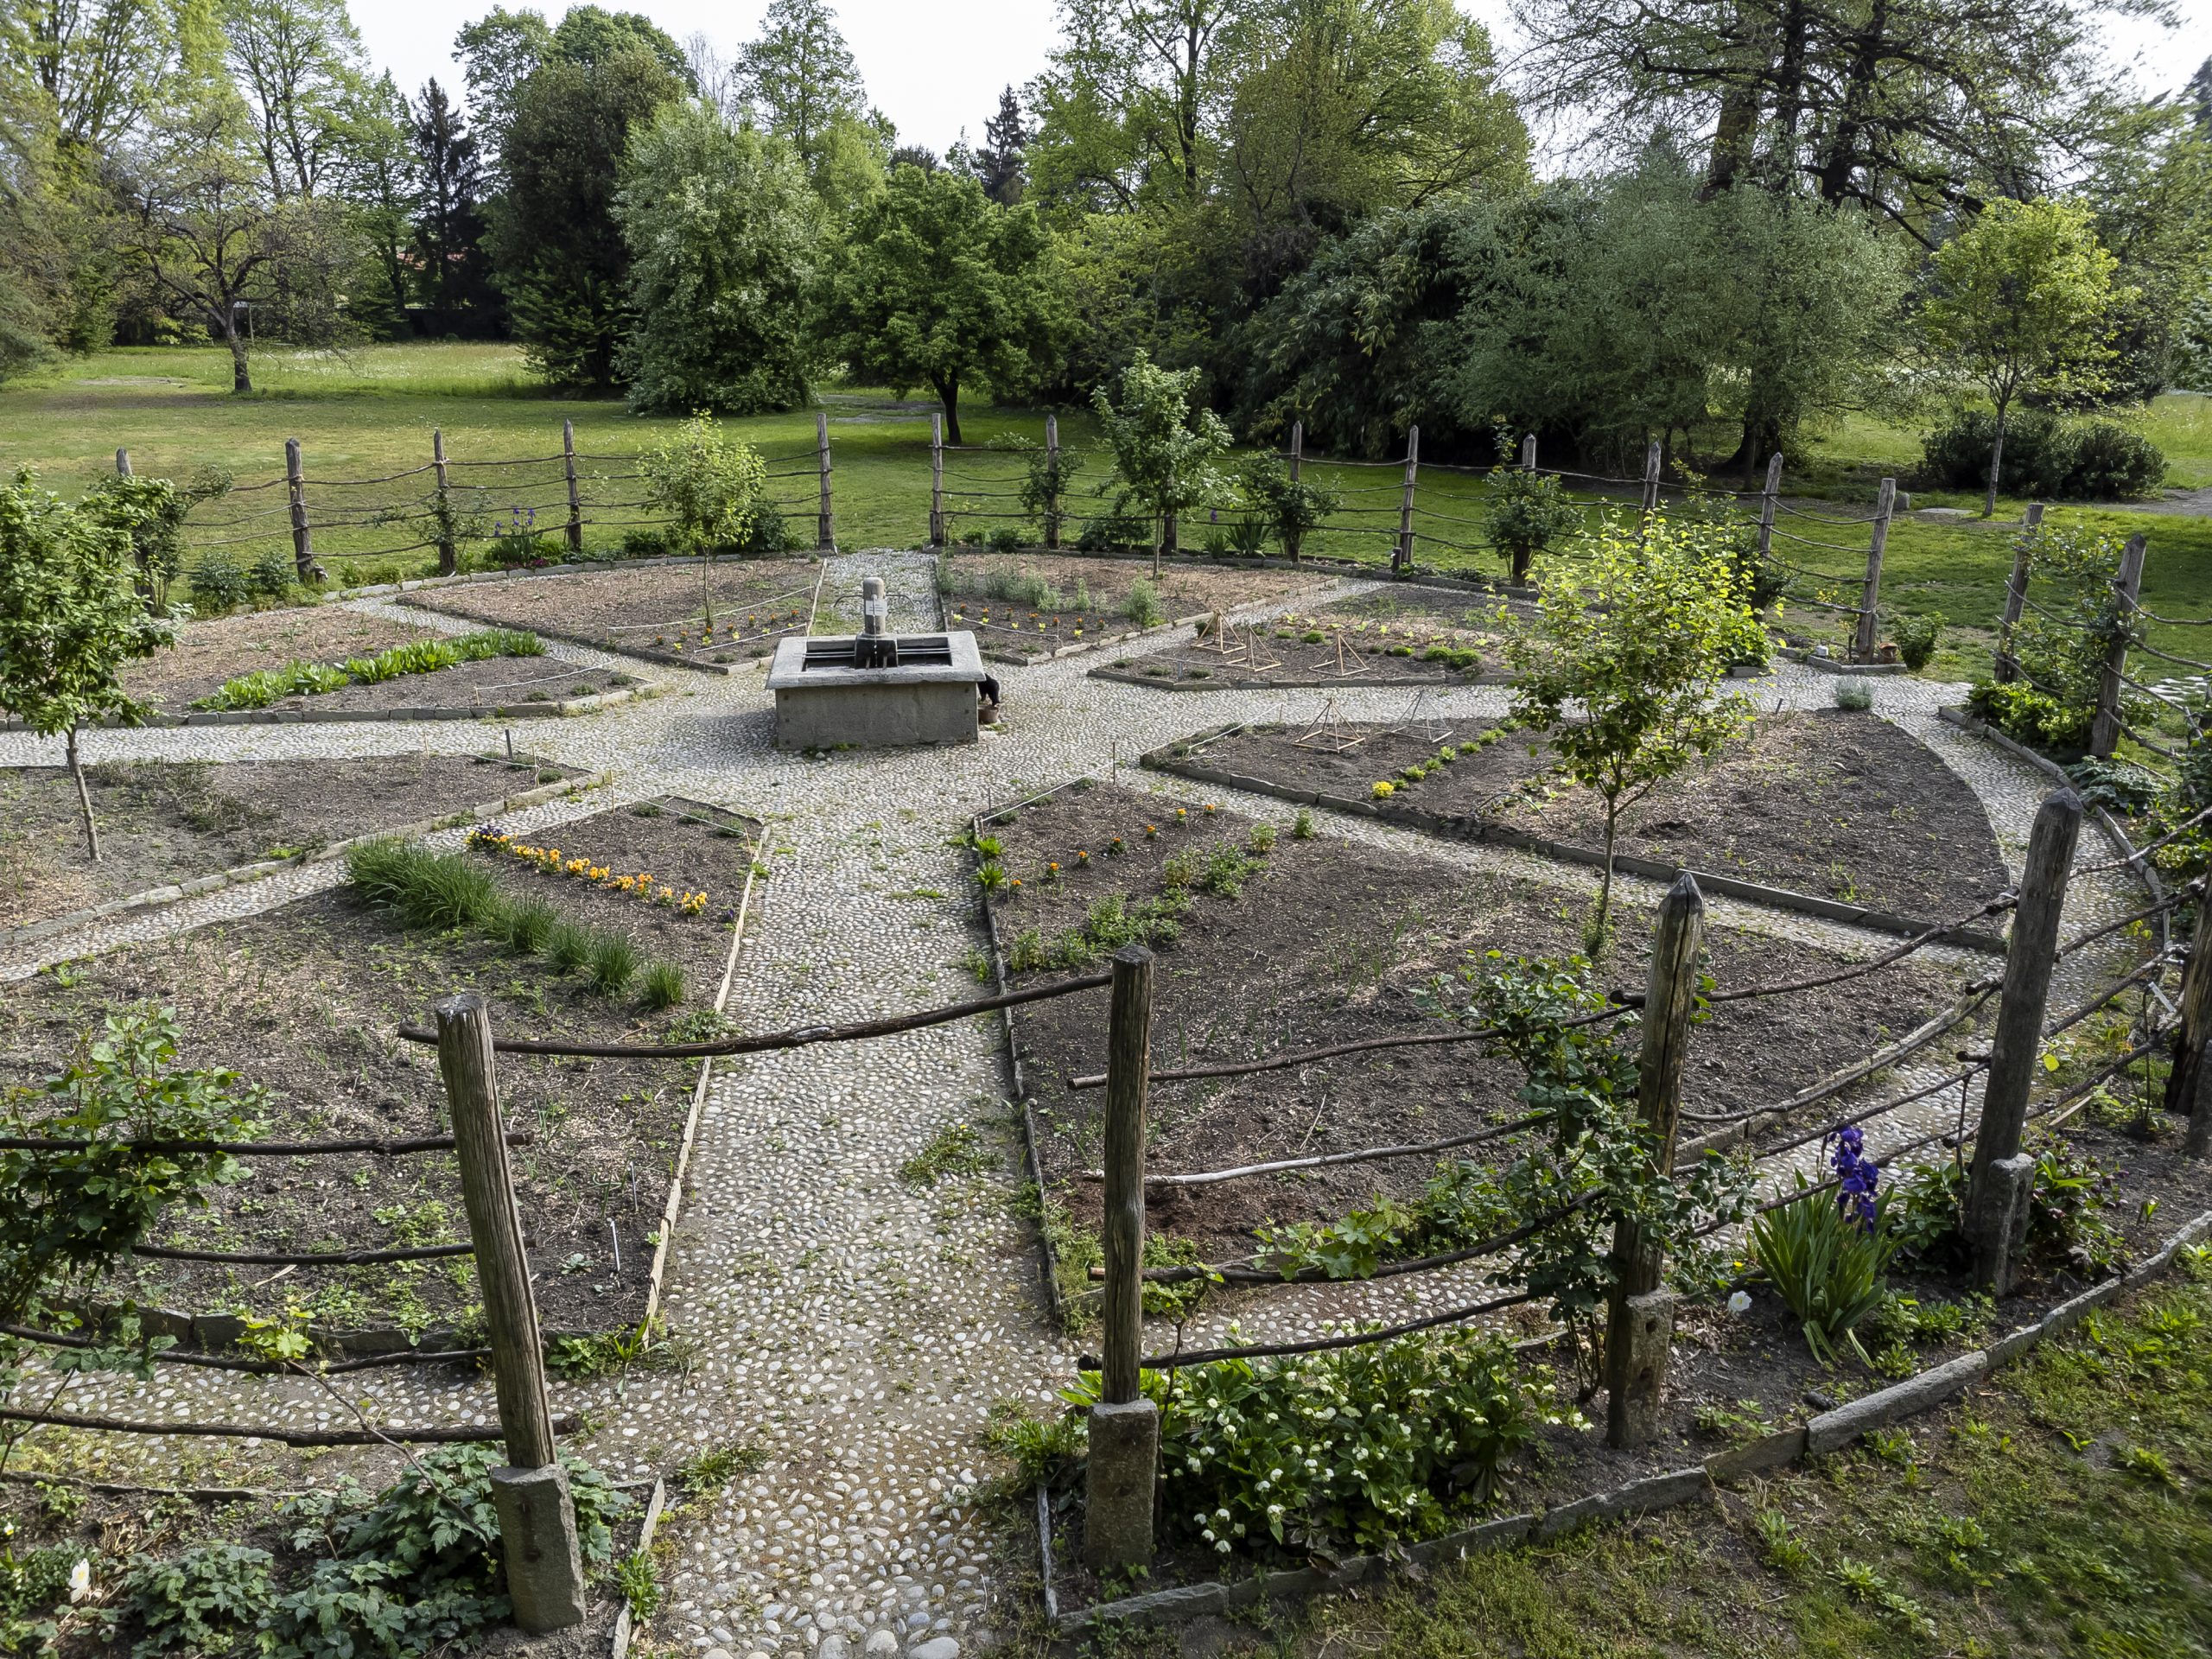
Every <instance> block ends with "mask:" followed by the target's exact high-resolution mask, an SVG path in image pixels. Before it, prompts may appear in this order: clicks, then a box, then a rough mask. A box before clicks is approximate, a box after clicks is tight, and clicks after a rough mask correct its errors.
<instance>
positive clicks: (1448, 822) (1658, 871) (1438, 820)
mask: <svg viewBox="0 0 2212 1659" xmlns="http://www.w3.org/2000/svg"><path fill="white" fill-rule="evenodd" d="M1254 723H1255V722H1253V721H1229V722H1226V723H1224V724H1223V725H1220V726H1213V727H1207V728H1203V729H1202V730H1200V731H1199V732H1198V733H1196V734H1193V735H1192V736H1190V737H1186V738H1183V739H1180V740H1179V741H1176V742H1174V743H1168V744H1163V745H1161V746H1160V747H1159V748H1156V749H1151V750H1147V752H1146V753H1143V754H1142V755H1140V756H1139V757H1138V760H1137V764H1138V765H1139V766H1145V767H1147V768H1149V769H1150V770H1152V771H1154V772H1166V773H1168V774H1169V775H1170V776H1173V777H1180V778H1188V779H1192V781H1193V782H1197V783H1202V784H1217V785H1220V786H1221V787H1222V788H1224V789H1238V790H1243V791H1247V792H1248V793H1250V794H1255V795H1268V796H1272V797H1274V798H1275V799H1277V800H1282V801H1288V802H1291V803H1292V804H1294V805H1299V806H1319V807H1325V808H1327V809H1329V810H1331V811H1335V812H1349V813H1353V814H1356V815H1357V816H1358V817H1368V818H1375V819H1378V820H1380V821H1381V822H1383V823H1393V824H1399V825H1402V826H1404V827H1406V828H1408V829H1418V830H1422V831H1425V832H1427V833H1428V834H1430V835H1433V836H1437V837H1439V838H1440V839H1444V840H1452V841H1471V842H1478V843H1483V844H1488V845H1493V846H1501V847H1507V848H1510V849H1513V850H1515V851H1516V852H1524V853H1535V854H1536V855H1538V856H1539V857H1542V858H1548V859H1551V860H1553V861H1555V862H1558V863H1561V864H1580V865H1584V866H1586V867H1592V868H1594V867H1598V866H1602V865H1603V864H1604V863H1605V855H1604V854H1603V853H1602V852H1599V851H1597V850H1595V849H1592V848H1588V847H1579V846H1576V845H1575V844H1574V843H1573V842H1564V841H1547V840H1545V839H1544V838H1543V837H1542V836H1532V835H1530V834H1529V833H1528V832H1527V831H1525V830H1521V829H1513V828H1512V827H1511V826H1510V825H1507V824H1502V823H1484V822H1481V821H1478V820H1477V819H1474V818H1471V817H1467V816H1465V815H1464V814H1462V815H1459V816H1456V817H1447V816H1446V815H1445V814H1443V813H1440V812H1426V811H1423V810H1421V808H1419V807H1408V806H1395V805H1390V804H1378V803H1376V802H1374V801H1362V800H1356V799H1354V798H1351V796H1348V795H1332V794H1330V793H1328V792H1327V791H1321V790H1301V789H1294V788H1292V787H1291V786H1290V785H1287V784H1278V783H1274V782H1271V781H1270V780H1268V779H1263V778H1250V777H1247V776H1245V775H1244V774H1243V773H1242V772H1218V771H1216V770H1215V769H1213V768H1212V767H1211V766H1193V765H1192V764H1191V763H1190V761H1189V760H1187V759H1186V758H1185V756H1187V755H1188V753H1190V752H1192V751H1194V750H1196V749H1197V748H1198V747H1200V746H1201V745H1204V744H1206V743H1211V742H1213V741H1216V740H1217V739H1219V738H1223V737H1226V736H1229V735H1230V734H1232V733H1235V732H1240V731H1243V730H1245V729H1246V728H1249V727H1250V726H1251V725H1253V724H1254ZM1177 749H1181V750H1183V751H1184V752H1185V755H1184V756H1179V755H1177V754H1175V753H1174V751H1175V750H1177ZM1613 868H1615V869H1616V870H1619V871H1623V872H1624V873H1626V874H1630V875H1636V876H1643V877H1644V878H1645V879H1647V880H1653V881H1658V882H1662V883H1670V882H1673V881H1675V880H1679V879H1680V878H1681V877H1682V876H1684V875H1690V876H1694V878H1695V879H1696V880H1697V884H1698V886H1699V887H1701V888H1703V889H1704V890H1705V891H1706V892H1707V893H1719V894H1721V895H1723V896H1724V897H1726V898H1730V899H1744V900H1746V901H1748V902H1750V903H1751V904H1757V905H1764V906H1768V907H1770V909H1775V910H1788V911H1795V912H1798V913H1800V914H1802V915H1807V916H1815V917H1818V918H1821V919H1822V920H1824V921H1831V922H1841V923H1843V924H1845V925H1848V926H1854V927H1864V928H1867V929H1870V930H1872V931H1876V932H1881V933H1897V934H1905V935H1910V934H1915V933H1919V932H1923V931H1926V929H1927V928H1928V926H1929V924H1928V923H1927V922H1925V921H1915V920H1913V919H1911V918H1909V917H1904V916H1897V915H1892V914H1891V913H1890V912H1887V911H1882V910H1869V909H1866V908H1864V907H1862V906H1858V905H1847V904H1844V903H1842V902H1840V900H1837V899H1822V898H1821V897H1819V896H1818V895H1816V894H1814V893H1798V892H1796V891H1795V890H1794V889H1792V888H1789V887H1768V886H1766V885H1764V883H1761V882H1757V881H1746V880H1742V879H1740V878H1739V877H1736V876H1732V875H1723V874H1719V873H1718V872H1716V871H1707V870H1700V869H1694V868H1690V867H1689V866H1687V865H1679V864H1668V863H1665V862H1662V861H1660V860H1658V859H1652V858H1643V857H1640V856H1638V855H1636V854H1634V853H1615V854H1614V855H1613ZM1936 938H1937V939H1938V941H1939V942H1940V943H1942V944H1953V945H1959V946H1962V947H1964V948H1966V949H1967V950H1986V951H1991V952H1994V953H1995V954H1997V955H1999V956H2001V955H2003V954H2004V951H2005V940H2004V937H2003V936H2002V935H2001V934H1997V933H1992V932H1988V931H1985V930H1983V929H1980V928H1974V927H1957V928H1950V929H1948V930H1946V931H1943V932H1942V933H1940V934H1938V935H1937V936H1936Z"/></svg>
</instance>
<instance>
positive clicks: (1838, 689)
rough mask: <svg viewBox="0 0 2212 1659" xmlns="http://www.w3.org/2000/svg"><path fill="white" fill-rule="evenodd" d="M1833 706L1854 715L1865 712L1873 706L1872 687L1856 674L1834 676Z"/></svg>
mask: <svg viewBox="0 0 2212 1659" xmlns="http://www.w3.org/2000/svg"><path fill="white" fill-rule="evenodd" d="M1835 706H1836V707H1837V708H1839V709H1847V710H1848V711H1849V712H1851V713H1853V714H1856V715H1863V714H1866V712H1867V711H1868V710H1870V709H1872V708H1873V706H1874V688H1873V687H1872V686H1871V685H1869V684H1867V683H1866V680H1865V679H1864V678H1863V677H1860V676H1859V675H1857V674H1839V675H1837V676H1836V677H1835Z"/></svg>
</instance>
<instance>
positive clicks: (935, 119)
mask: <svg viewBox="0 0 2212 1659" xmlns="http://www.w3.org/2000/svg"><path fill="white" fill-rule="evenodd" d="M509 3H511V4H512V3H517V0H509ZM522 3H527V0H522ZM541 3H543V0H541ZM601 3H603V4H605V5H607V8H608V10H618V11H619V10H635V11H642V12H644V13H645V15H646V16H649V17H651V18H652V20H653V21H654V22H657V23H658V24H659V25H660V26H661V27H662V28H663V29H666V30H667V31H668V32H669V33H670V34H671V35H674V36H675V37H676V38H677V40H679V41H681V40H684V39H687V38H688V37H689V36H690V35H692V34H694V33H695V32H704V33H705V34H706V35H708V37H709V39H711V40H712V41H714V42H715V45H716V47H717V48H719V49H720V50H721V53H722V54H723V55H724V56H728V55H730V54H733V53H734V51H735V50H736V48H738V46H739V45H741V43H742V42H743V41H746V40H747V39H748V38H750V37H751V36H752V35H753V33H754V32H755V31H756V30H757V29H758V28H759V26H760V16H761V13H762V12H764V11H765V10H766V9H767V0H601ZM1461 3H1462V5H1463V7H1464V8H1465V10H1468V11H1470V12H1471V13H1472V14H1473V15H1474V16H1477V17H1479V18H1481V19H1482V20H1483V21H1484V22H1487V23H1489V24H1490V25H1491V29H1492V30H1493V32H1495V33H1496V34H1497V36H1498V39H1499V42H1500V45H1501V47H1502V48H1510V27H1511V26H1510V23H1509V22H1507V21H1506V15H1505V14H1506V3H1505V0H1461ZM486 10H490V0H462V3H461V5H459V6H458V7H456V6H455V5H454V4H453V3H451V0H357V3H355V4H354V6H353V16H354V18H355V20H356V21H357V22H359V25H360V29H361V35H362V38H363V40H364V41H365V42H366V43H367V45H368V48H369V55H370V56H371V58H372V60H374V61H375V63H376V66H377V67H378V68H379V69H387V68H388V69H390V70H391V72H392V73H393V75H394V76H396V77H397V79H398V81H399V85H400V88H401V90H402V91H404V92H407V93H408V94H409V95H410V96H412V95H413V94H414V92H416V89H417V88H419V87H420V86H422V84H423V81H424V80H426V79H429V77H430V76H432V75H435V76H437V77H438V78H439V79H441V80H442V81H444V82H446V83H447V85H448V86H449V87H450V88H451V89H452V90H454V92H460V91H461V71H460V68H459V66H457V65H456V64H455V63H454V60H453V56H452V48H453V36H454V30H455V29H457V28H458V27H459V26H460V24H461V22H463V21H465V20H466V19H467V18H469V17H473V16H479V15H480V14H481V13H482V12H484V11H486ZM543 10H544V12H545V13H546V15H547V16H548V17H550V18H553V19H556V20H557V19H558V18H559V17H560V16H561V14H562V13H563V12H564V11H566V10H568V7H567V5H566V4H564V3H562V0H551V3H543ZM837 10H838V15H839V21H840V22H841V23H842V26H843V29H844V31H845V38H846V40H847V41H849V42H851V44H852V48H853V55H854V56H855V58H857V59H858V60H859V61H860V67H861V73H862V74H863V75H865V76H866V77H867V78H868V94H869V96H870V97H871V98H873V99H874V100H875V103H876V105H877V107H878V108H880V109H881V110H882V111H883V112H884V113H885V114H886V115H887V116H889V117H890V118H892V119H893V121H895V122H897V123H898V124H899V137H901V138H902V139H904V140H906V142H908V143H923V144H927V145H928V146H930V148H931V149H938V150H942V149H944V147H945V146H946V145H947V144H949V143H951V142H952V141H953V140H954V139H956V138H957V137H960V134H961V131H962V130H963V128H964V129H965V130H967V132H968V134H969V137H970V138H971V139H975V138H980V137H982V130H983V122H984V120H985V118H988V116H989V115H990V114H991V113H992V112H993V111H995V110H996V109H997V108H998V95H999V88H1001V86H1007V84H1009V83H1011V84H1012V85H1014V86H1020V85H1021V84H1022V83H1023V82H1024V81H1026V80H1027V79H1029V78H1030V77H1031V76H1032V75H1033V74H1035V73H1037V71H1038V70H1039V68H1040V67H1042V66H1043V63H1044V60H1045V54H1046V52H1047V51H1048V50H1050V48H1051V47H1052V39H1053V33H1054V31H1053V27H1052V19H1053V13H1054V7H1053V3H1052V0H951V3H939V4H932V5H924V4H917V3H915V0H842V3H840V4H839V5H838V7H837ZM2177 10H2179V12H2180V14H2181V16H2182V17H2183V20H2184V21H2183V26H2182V27H2181V28H2179V29H2173V30H2166V29H2158V28H2155V27H2152V26H2150V25H2146V24H2143V23H2139V22H2126V23H2122V24H2120V25H2117V26H2116V27H2115V28H2114V29H2113V37H2112V42H2111V45H2112V49H2113V53H2114V54H2115V55H2116V56H2118V57H2120V58H2121V59H2123V60H2128V61H2132V62H2133V63H2134V64H2135V65H2136V66H2137V76H2138V79H2139V81H2140V82H2141V84H2142V85H2143V86H2145V89H2146V90H2149V91H2154V92H2171V91H2172V90H2174V89H2175V88H2177V87H2178V86H2181V84H2182V83H2183V81H2185V80H2187V79H2189V77H2190V73H2191V72H2192V71H2193V70H2194V69H2195V68H2196V66H2197V65H2198V64H2200V63H2202V62H2203V61H2204V60H2205V58H2206V57H2207V56H2208V55H2212V0H2178V4H2177Z"/></svg>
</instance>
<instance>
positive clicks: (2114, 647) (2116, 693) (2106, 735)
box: [2089, 531, 2144, 760]
mask: <svg viewBox="0 0 2212 1659" xmlns="http://www.w3.org/2000/svg"><path fill="white" fill-rule="evenodd" d="M2143 548H2144V541H2143V533H2142V532H2141V531H2137V532H2136V533H2135V534H2134V535H2133V536H2131V537H2128V538H2127V545H2126V546H2125V547H2123V548H2122V549H2120V575H2118V576H2117V577H2116V578H2114V580H2113V584H2112V590H2113V593H2114V594H2116V595H2118V597H2119V599H2120V621H2119V630H2118V632H2114V633H2113V637H2112V638H2111V639H2109V640H2108V641H2107V642H2106V645H2105V675H2104V679H2103V681H2102V682H2101V683H2100V684H2099V685H2098V687H2097V721H2096V724H2095V725H2094V726H2093V727H2091V728H2089V753H2091V754H2092V755H2094V757H2095V758H2096V759H2098V760H2110V759H2111V758H2112V752H2113V750H2114V749H2116V748H2118V747H2120V697H2121V695H2122V694H2123V693H2124V692H2125V691H2126V689H2127V688H2126V686H2125V685H2123V684H2122V683H2120V676H2121V675H2123V674H2125V673H2126V672H2127V630H2128V628H2129V626H2130V625H2131V624H2132V622H2133V619H2134V614H2135V601H2137V600H2138V599H2139V598H2140V597H2141V596H2142V593H2143Z"/></svg>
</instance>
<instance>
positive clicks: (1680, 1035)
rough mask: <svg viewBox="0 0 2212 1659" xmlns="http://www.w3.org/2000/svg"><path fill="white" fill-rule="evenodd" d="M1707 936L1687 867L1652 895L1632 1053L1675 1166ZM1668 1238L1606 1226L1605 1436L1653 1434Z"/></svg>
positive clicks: (1667, 1295) (1649, 1127) (1640, 1093)
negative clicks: (1639, 1034) (1654, 910)
mask: <svg viewBox="0 0 2212 1659" xmlns="http://www.w3.org/2000/svg"><path fill="white" fill-rule="evenodd" d="M1704 944H1705V895H1704V894H1703V893H1700V892H1699V891H1698V887H1697V882H1696V881H1695V880H1694V879H1693V878H1692V877H1691V876H1690V875H1689V874H1688V872H1685V873H1684V874H1682V875H1681V876H1680V877H1679V878H1677V879H1676V880H1675V885H1674V886H1673V887H1669V889H1668V890H1667V896H1666V897H1665V898H1664V899H1661V900H1660V901H1659V920H1658V925H1657V927H1656V929H1655V930H1654V931H1653V934H1652V939H1651V976H1650V979H1649V982H1648V983H1647V985H1646V988H1645V991H1644V998H1643V1047H1642V1051H1641V1052H1640V1053H1639V1054H1638V1056H1637V1067H1636V1108H1637V1116H1638V1117H1639V1118H1640V1119H1642V1120H1643V1135H1644V1141H1645V1145H1646V1147H1647V1148H1648V1149H1649V1154H1650V1158H1651V1167H1652V1169H1653V1171H1654V1172H1655V1173H1658V1174H1662V1175H1664V1174H1667V1173H1670V1172H1671V1171H1672V1170H1673V1169H1674V1166H1675V1138H1676V1133H1677V1131H1678V1130H1679V1129H1680V1128H1681V1110H1682V1061H1683V1058H1684V1057H1685V1055H1686V1054H1687V1052H1688V1048H1689V1037H1690V1011H1691V1005H1692V1002H1693V1001H1694V998H1695V997H1696V995H1697V977H1698V976H1697V960H1698V953H1699V951H1700V950H1701V949H1702V948H1703V946H1704ZM1665 1249H1666V1241H1665V1240H1664V1239H1662V1238H1659V1237H1656V1236H1649V1235H1647V1234H1646V1233H1645V1232H1644V1230H1643V1229H1642V1228H1641V1227H1638V1226H1637V1225H1635V1224H1633V1223H1628V1222H1623V1223H1620V1224H1617V1225H1616V1227H1615V1229H1614V1231H1613V1268H1614V1272H1615V1274H1616V1275H1617V1278H1618V1282H1617V1283H1616V1284H1615V1286H1614V1289H1613V1297H1612V1302H1611V1306H1609V1307H1608V1308H1607V1310H1606V1318H1605V1443H1606V1444H1607V1445H1608V1446H1643V1445H1647V1444H1649V1442H1650V1441H1652V1440H1655V1439H1656V1438H1657V1436H1658V1433H1659V1395H1660V1391H1661V1389H1662V1388H1664V1386H1665V1385H1666V1381H1667V1348H1668V1344H1669V1342H1670V1341H1671V1340H1672V1338H1673V1337H1674V1332H1675V1294H1674V1293H1673V1292H1672V1291H1670V1290H1666V1289H1663V1288H1662V1284H1663V1282H1664V1281H1663V1278H1662V1274H1663V1271H1664V1269H1665V1267H1666V1261H1665Z"/></svg>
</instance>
